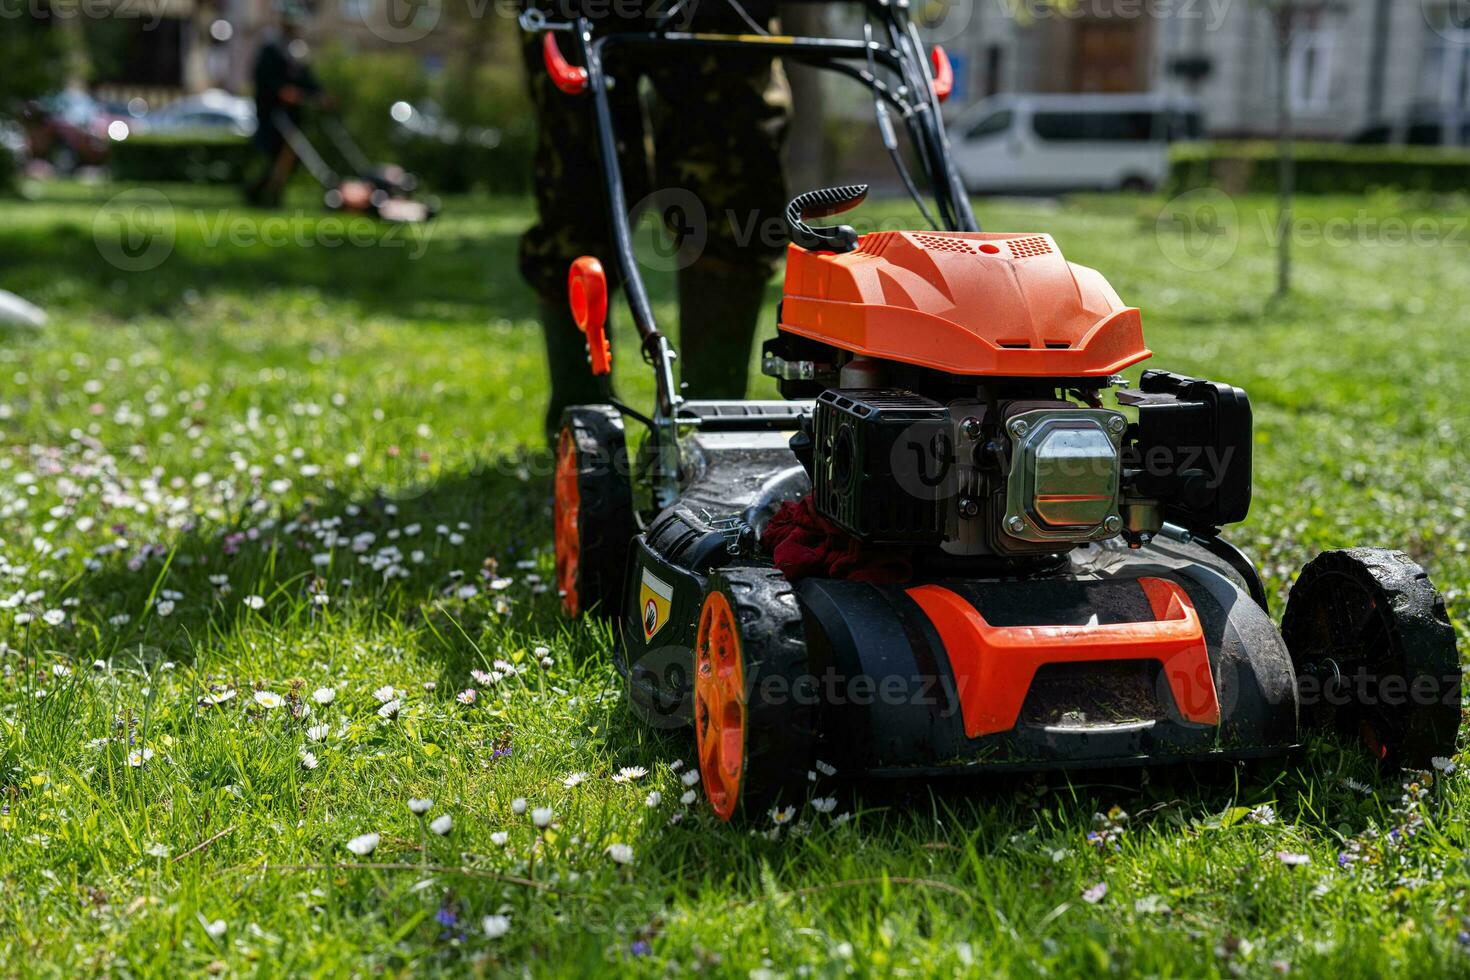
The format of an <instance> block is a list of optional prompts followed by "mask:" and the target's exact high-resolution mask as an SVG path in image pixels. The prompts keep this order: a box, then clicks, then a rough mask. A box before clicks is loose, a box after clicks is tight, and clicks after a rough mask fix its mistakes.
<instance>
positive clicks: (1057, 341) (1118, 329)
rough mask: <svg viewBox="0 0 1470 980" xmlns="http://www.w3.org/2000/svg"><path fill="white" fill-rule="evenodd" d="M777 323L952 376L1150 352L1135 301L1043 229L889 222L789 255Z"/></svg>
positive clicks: (1065, 369)
mask: <svg viewBox="0 0 1470 980" xmlns="http://www.w3.org/2000/svg"><path fill="white" fill-rule="evenodd" d="M780 328H781V329H782V330H785V331H787V332H789V333H793V334H796V335H798V336H802V337H808V338H810V339H812V340H819V341H822V342H823V343H826V344H831V345H832V346H834V347H839V348H841V349H843V350H848V351H852V352H853V353H855V354H861V355H864V356H867V357H875V358H880V359H882V360H887V361H903V362H906V363H908V364H917V365H919V366H921V367H926V368H933V369H935V370H938V371H944V372H946V373H948V374H966V375H994V376H1001V377H1025V378H1036V377H1059V378H1092V377H1107V376H1109V375H1112V374H1116V373H1117V372H1119V371H1121V370H1122V369H1123V368H1126V367H1128V366H1129V365H1130V364H1136V363H1138V362H1139V361H1141V360H1143V359H1144V358H1146V357H1148V356H1149V355H1150V354H1151V351H1149V349H1148V348H1147V347H1145V346H1144V344H1143V325H1142V322H1141V320H1140V318H1139V315H1138V310H1136V309H1134V308H1132V307H1129V306H1125V305H1123V301H1122V300H1120V299H1119V298H1118V294H1117V293H1115V292H1114V291H1113V287H1112V286H1109V285H1108V283H1107V280H1106V279H1104V278H1103V277H1102V276H1101V275H1100V274H1099V273H1098V272H1096V271H1095V270H1093V269H1088V268H1086V267H1084V266H1080V265H1073V264H1072V263H1070V262H1068V261H1067V260H1066V259H1064V258H1063V257H1062V253H1061V251H1060V250H1059V249H1058V248H1057V245H1056V242H1054V241H1052V239H1051V236H1050V235H1005V234H988V233H984V232H917V231H885V232H878V233H875V234H870V235H864V236H862V238H860V239H859V240H858V247H857V249H856V250H855V251H852V252H847V253H845V254H834V253H831V252H808V251H807V250H805V249H803V248H798V247H797V246H795V245H792V246H790V247H789V248H788V249H787V252H786V289H785V298H784V300H783V303H782V307H781V323H780Z"/></svg>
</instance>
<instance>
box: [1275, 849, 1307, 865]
mask: <svg viewBox="0 0 1470 980" xmlns="http://www.w3.org/2000/svg"><path fill="white" fill-rule="evenodd" d="M1276 860H1278V861H1280V862H1281V863H1282V864H1284V865H1286V866H1287V867H1288V868H1299V867H1301V866H1302V865H1304V864H1311V863H1312V856H1311V855H1310V854H1295V853H1293V852H1291V851H1277V852H1276Z"/></svg>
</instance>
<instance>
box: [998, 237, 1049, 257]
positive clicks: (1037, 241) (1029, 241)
mask: <svg viewBox="0 0 1470 980" xmlns="http://www.w3.org/2000/svg"><path fill="white" fill-rule="evenodd" d="M1006 244H1007V245H1009V246H1010V250H1011V255H1012V256H1013V257H1015V258H1018V259H1032V258H1035V257H1036V256H1038V255H1050V254H1051V253H1052V247H1051V242H1049V241H1047V240H1046V239H1045V238H1017V239H1015V240H1014V241H1010V242H1007V243H1006Z"/></svg>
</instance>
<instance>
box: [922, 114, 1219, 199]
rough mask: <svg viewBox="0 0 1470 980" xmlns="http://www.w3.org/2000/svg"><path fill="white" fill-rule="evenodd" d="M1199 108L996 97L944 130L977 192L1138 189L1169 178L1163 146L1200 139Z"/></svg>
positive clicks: (962, 172) (1166, 149)
mask: <svg viewBox="0 0 1470 980" xmlns="http://www.w3.org/2000/svg"><path fill="white" fill-rule="evenodd" d="M1203 129H1204V122H1203V115H1202V113H1201V111H1200V107H1199V104H1198V103H1197V102H1194V101H1193V100H1189V99H1179V98H1171V97H1168V96H1160V95H1093V94H1078V95H1026V94H1013V95H997V96H993V97H991V98H988V99H985V100H983V101H981V102H978V103H976V104H975V105H973V106H970V107H969V108H968V109H966V110H965V111H963V112H962V113H960V115H959V116H957V117H956V118H955V120H954V122H953V123H951V124H950V126H949V134H950V141H951V142H952V144H953V147H954V158H955V164H956V166H957V167H958V169H959V172H960V175H961V176H962V177H963V178H964V180H965V184H966V186H967V187H969V189H970V190H972V191H976V192H991V193H995V192H1011V191H1014V192H1021V193H1059V192H1062V191H1073V190H1127V191H1143V190H1148V189H1151V188H1153V187H1157V186H1158V185H1159V184H1161V183H1163V181H1164V179H1165V178H1166V177H1167V176H1168V173H1169V145H1170V144H1171V143H1174V142H1176V141H1179V140H1188V139H1199V138H1200V136H1201V134H1202V132H1203Z"/></svg>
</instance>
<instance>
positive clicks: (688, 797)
mask: <svg viewBox="0 0 1470 980" xmlns="http://www.w3.org/2000/svg"><path fill="white" fill-rule="evenodd" d="M697 799H699V795H698V794H697V793H695V792H694V790H692V789H686V790H685V791H684V795H683V796H681V797H679V802H680V803H682V804H684V805H685V806H689V805H690V804H691V803H693V802H694V801H695V800H697Z"/></svg>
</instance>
